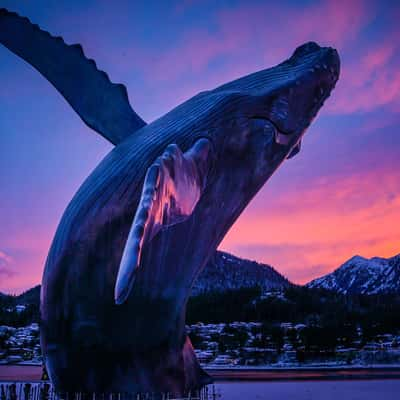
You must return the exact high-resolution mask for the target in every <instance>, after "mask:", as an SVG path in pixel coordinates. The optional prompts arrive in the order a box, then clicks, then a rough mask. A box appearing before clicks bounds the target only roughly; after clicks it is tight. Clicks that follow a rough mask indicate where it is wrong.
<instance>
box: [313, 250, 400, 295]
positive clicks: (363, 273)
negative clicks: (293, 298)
mask: <svg viewBox="0 0 400 400" xmlns="http://www.w3.org/2000/svg"><path fill="white" fill-rule="evenodd" d="M306 286H308V287H309V288H323V289H328V290H334V291H337V292H339V293H343V294H355V293H360V294H382V293H400V254H398V255H397V256H394V257H391V258H381V257H373V258H370V259H367V258H364V257H361V256H354V257H352V258H350V260H348V261H346V262H345V263H344V264H343V265H341V266H340V267H339V268H338V269H336V270H335V271H334V272H332V273H330V274H328V275H325V276H322V277H321V278H318V279H314V280H313V281H311V282H309V283H308V284H307V285H306Z"/></svg>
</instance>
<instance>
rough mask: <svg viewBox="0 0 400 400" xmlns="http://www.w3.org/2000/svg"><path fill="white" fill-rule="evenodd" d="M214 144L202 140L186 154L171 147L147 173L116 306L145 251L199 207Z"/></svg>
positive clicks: (123, 261) (127, 290)
mask: <svg viewBox="0 0 400 400" xmlns="http://www.w3.org/2000/svg"><path fill="white" fill-rule="evenodd" d="M211 153H212V148H211V142H210V141H209V140H208V139H205V138H202V139H199V140H198V141H197V142H196V143H195V144H194V145H193V146H192V147H191V148H190V149H189V150H188V151H187V152H185V153H182V151H181V150H180V148H179V147H178V146H177V145H175V144H171V145H169V146H168V147H167V148H166V149H165V151H164V153H163V154H162V156H161V157H158V158H157V159H156V160H155V162H154V163H153V164H152V165H151V166H150V167H149V169H148V170H147V173H146V176H145V179H144V183H143V190H142V195H141V198H140V201H139V205H138V208H137V210H136V214H135V217H134V219H133V223H132V227H131V230H130V232H129V235H128V239H127V241H126V244H125V248H124V252H123V255H122V259H121V263H120V267H119V271H118V276H117V282H116V285H115V293H114V296H115V302H116V304H122V303H124V302H125V301H126V300H127V298H128V296H129V293H130V292H131V290H132V288H133V285H134V282H135V279H136V273H137V270H138V268H139V265H140V261H141V256H142V251H143V247H144V246H145V245H146V244H147V243H149V242H150V241H151V240H152V239H153V237H154V236H155V235H157V233H158V232H159V231H160V230H161V229H163V228H166V227H169V226H172V225H175V224H178V223H180V222H183V221H185V220H186V219H187V218H189V217H190V215H191V214H192V212H193V210H194V208H195V206H196V204H197V203H198V201H199V199H200V197H201V194H202V192H203V189H204V187H205V181H206V177H207V174H208V171H209V169H210V164H211V162H210V160H211V157H210V156H211Z"/></svg>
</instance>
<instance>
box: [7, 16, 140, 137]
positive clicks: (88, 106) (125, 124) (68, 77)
mask: <svg viewBox="0 0 400 400" xmlns="http://www.w3.org/2000/svg"><path fill="white" fill-rule="evenodd" d="M0 43H1V44H3V45H4V46H5V47H7V48H8V49H9V50H11V51H12V52H13V53H15V54H17V55H18V56H20V57H21V58H23V59H24V60H25V61H27V62H28V63H29V64H31V65H32V66H33V67H34V68H36V69H37V70H38V71H39V72H40V73H41V74H42V75H43V76H44V77H45V78H46V79H48V80H49V81H50V82H51V83H52V84H53V85H54V87H55V88H56V89H57V90H58V91H59V92H60V93H61V94H62V95H63V96H64V98H65V99H66V100H67V102H68V103H69V104H70V105H71V107H72V108H73V109H74V110H75V111H76V112H77V113H78V114H79V116H80V117H81V118H82V120H83V121H84V122H85V123H86V124H87V125H88V126H89V127H90V128H92V129H94V130H95V131H97V132H98V133H100V134H101V135H102V136H104V137H105V138H106V139H108V140H109V141H110V142H111V143H113V144H118V143H120V142H121V141H122V140H123V139H125V138H126V137H127V136H129V135H130V134H131V133H132V132H134V131H136V130H138V129H140V128H142V127H143V126H144V125H146V123H145V122H144V121H143V120H142V119H141V118H140V117H139V116H138V115H137V114H136V113H135V111H133V109H132V108H131V106H130V104H129V100H128V94H127V91H126V88H125V86H124V85H122V84H115V83H112V82H111V81H110V79H109V78H108V76H107V74H106V73H105V72H103V71H100V70H98V69H97V66H96V63H95V62H94V61H93V60H89V59H87V58H86V57H85V55H84V53H83V50H82V47H81V46H80V45H79V44H75V45H67V44H66V43H65V42H64V40H63V39H62V38H61V37H53V36H51V35H50V34H49V33H48V32H45V31H43V30H41V29H40V28H39V27H38V26H37V25H33V24H32V23H31V22H30V21H29V20H28V19H27V18H23V17H20V16H19V15H18V14H16V13H13V12H9V11H8V10H6V9H4V8H0Z"/></svg>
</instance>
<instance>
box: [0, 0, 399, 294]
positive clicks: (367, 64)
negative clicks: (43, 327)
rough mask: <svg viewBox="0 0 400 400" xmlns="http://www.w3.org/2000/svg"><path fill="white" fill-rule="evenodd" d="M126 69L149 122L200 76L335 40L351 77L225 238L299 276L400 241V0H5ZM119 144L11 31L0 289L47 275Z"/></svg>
mask: <svg viewBox="0 0 400 400" xmlns="http://www.w3.org/2000/svg"><path fill="white" fill-rule="evenodd" d="M0 7H6V8H8V9H9V10H13V11H16V12H18V13H19V14H21V15H24V16H27V17H29V19H30V20H31V21H33V22H34V23H37V24H39V25H40V26H41V27H42V28H44V29H45V30H48V31H49V32H51V33H52V34H53V35H55V36H58V35H60V36H63V37H64V39H65V41H66V42H67V43H69V44H72V43H81V44H82V45H83V48H84V50H85V53H86V55H87V56H88V57H89V58H94V59H95V60H96V62H97V65H98V67H99V68H100V69H102V70H104V71H106V72H107V73H108V74H109V76H110V78H111V79H112V81H114V82H121V83H124V84H125V85H126V86H127V88H128V92H129V97H130V102H131V104H132V107H133V108H134V109H135V111H136V112H137V113H138V114H139V115H140V116H141V117H142V118H143V119H144V120H145V121H147V122H150V121H152V120H154V119H155V118H157V117H159V116H161V115H163V114H164V113H165V112H167V111H168V110H170V109H171V108H172V107H174V106H176V105H178V104H179V103H181V102H182V101H184V100H186V99H187V98H189V97H191V96H193V95H195V94H196V93H198V92H199V91H202V90H207V89H212V88H214V87H215V86H217V85H219V84H222V83H224V82H226V81H229V80H232V79H235V78H237V77H239V76H241V75H244V74H248V73H251V72H255V71H256V70H259V69H263V68H267V67H269V66H273V65H274V64H277V63H279V62H280V61H282V60H283V59H285V58H287V57H289V56H290V55H291V53H292V52H293V50H294V49H295V48H296V47H297V46H298V45H300V44H302V43H304V42H306V41H309V40H313V41H316V42H318V43H319V44H320V45H329V46H332V47H336V48H337V49H338V51H339V54H340V56H341V60H342V70H341V76H340V79H339V82H338V84H337V87H336V89H335V91H334V92H333V93H332V96H331V98H330V99H329V100H328V101H327V102H326V104H325V106H324V107H323V108H322V109H321V111H320V113H319V115H318V117H317V118H316V120H315V121H314V122H313V124H312V126H311V127H310V129H309V130H308V132H307V133H306V135H305V137H304V139H303V145H302V150H301V152H300V153H299V154H298V155H297V156H296V157H294V158H293V159H291V160H288V161H287V162H286V163H284V164H283V165H282V166H281V168H280V169H279V170H278V171H277V172H276V173H275V175H273V177H272V178H271V179H270V181H268V182H267V184H266V185H265V186H264V188H263V189H262V190H261V191H260V192H259V194H258V195H257V196H256V198H255V199H254V200H253V201H252V203H251V204H250V205H249V206H248V208H247V209H246V210H245V212H244V213H243V214H242V216H241V217H240V218H239V220H238V221H237V223H236V224H235V225H234V227H233V228H232V229H231V231H230V232H229V234H228V235H227V236H226V238H225V239H224V241H223V243H222V245H221V246H220V248H221V249H223V250H226V251H229V252H232V253H233V254H235V255H238V256H241V257H246V258H250V259H255V260H258V261H261V262H265V263H268V264H271V265H273V266H274V267H275V268H276V269H277V270H278V271H279V272H281V273H283V274H284V275H285V276H287V277H288V278H289V279H291V280H292V281H294V282H297V283H305V282H307V281H309V280H310V279H312V278H315V277H318V276H320V275H323V274H325V273H327V272H330V271H332V270H333V269H335V268H336V267H338V266H339V265H340V264H341V263H343V262H344V261H346V260H347V259H348V258H350V257H352V256H353V255H355V254H360V255H362V256H365V257H371V256H383V257H388V256H392V255H395V254H398V253H400V240H399V239H400V113H399V112H400V28H399V21H400V3H399V1H398V0H396V1H385V0H383V1H358V0H345V1H341V0H340V1H338V0H335V1H333V0H332V1H327V0H326V1H309V0H304V1H298V0H296V1H287V0H280V1H265V0H264V1H196V0H193V1H189V0H187V1H182V2H172V1H160V2H154V1H150V0H149V1H116V2H110V1H105V0H104V1H99V0H93V1H81V0H76V1H72V0H71V1H68V2H63V4H61V2H59V1H39V0H36V1H34V2H28V1H15V0H14V1H4V0H0ZM111 148H112V146H111V144H109V143H108V142H107V141H106V140H105V139H103V138H102V137H101V136H100V135H98V134H96V133H95V132H94V131H91V130H90V129H89V128H87V127H86V126H85V125H84V124H83V122H81V120H80V119H79V117H78V116H77V115H76V114H75V112H74V111H73V110H72V108H71V107H70V106H69V105H68V104H67V103H66V101H65V100H64V99H63V98H62V97H61V95H60V94H59V93H58V92H57V91H56V90H55V89H54V88H53V87H52V86H51V85H50V84H49V83H48V82H47V81H46V80H45V79H44V78H43V77H42V76H41V75H40V74H39V73H38V72H37V71H35V70H34V69H33V68H32V67H30V66H29V65H28V64H26V63H25V62H24V61H22V60H21V59H19V58H18V57H17V56H15V55H13V54H12V53H10V52H9V51H8V50H6V49H5V48H3V47H1V46H0V291H2V292H7V293H20V292H21V291H23V290H25V289H27V288H29V287H31V286H33V285H35V284H37V283H39V282H40V281H41V277H42V272H43V266H44V262H45V258H46V255H47V251H48V249H49V246H50V243H51V240H52V238H53V235H54V233H55V230H56V228H57V224H58V222H59V220H60V218H61V215H62V213H63V211H64V209H65V208H66V206H67V204H68V202H69V201H70V200H71V198H72V196H73V194H74V193H75V192H76V190H77V189H78V187H79V186H80V185H81V183H82V182H83V180H84V179H85V178H86V177H87V175H88V174H89V173H90V172H91V171H92V170H93V169H94V168H95V166H96V165H97V164H98V163H99V161H100V160H101V159H102V158H103V157H104V156H105V155H106V154H107V153H108V152H109V151H110V150H111Z"/></svg>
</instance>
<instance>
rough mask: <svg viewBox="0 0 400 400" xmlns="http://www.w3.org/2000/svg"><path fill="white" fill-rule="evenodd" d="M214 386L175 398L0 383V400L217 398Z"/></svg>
mask: <svg viewBox="0 0 400 400" xmlns="http://www.w3.org/2000/svg"><path fill="white" fill-rule="evenodd" d="M219 398H220V395H219V394H218V393H217V391H216V390H215V386H213V385H210V386H206V387H204V388H202V389H200V390H196V391H191V392H188V393H187V394H186V395H185V396H184V397H180V398H177V397H176V396H173V395H172V394H170V393H126V392H124V393H83V392H76V393H70V392H69V393H57V392H56V391H55V390H54V389H53V387H52V385H51V384H50V383H45V382H13V383H0V400H217V399H219Z"/></svg>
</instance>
